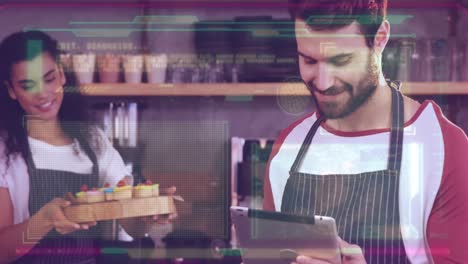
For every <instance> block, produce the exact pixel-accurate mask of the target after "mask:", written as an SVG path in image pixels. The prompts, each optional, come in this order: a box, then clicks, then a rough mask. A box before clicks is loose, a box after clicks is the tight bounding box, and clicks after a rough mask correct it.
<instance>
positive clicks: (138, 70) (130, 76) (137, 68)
mask: <svg viewBox="0 0 468 264" xmlns="http://www.w3.org/2000/svg"><path fill="white" fill-rule="evenodd" d="M123 68H124V73H125V74H124V75H125V82H127V83H141V77H142V75H143V56H142V55H124V56H123Z"/></svg>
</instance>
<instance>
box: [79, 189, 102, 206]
mask: <svg viewBox="0 0 468 264" xmlns="http://www.w3.org/2000/svg"><path fill="white" fill-rule="evenodd" d="M75 196H76V200H77V201H78V203H80V204H85V203H99V202H103V201H104V192H102V191H101V190H99V189H97V188H93V189H91V190H88V186H87V185H86V184H83V185H82V186H81V192H78V193H76V194H75Z"/></svg>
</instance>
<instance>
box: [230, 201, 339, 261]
mask: <svg viewBox="0 0 468 264" xmlns="http://www.w3.org/2000/svg"><path fill="white" fill-rule="evenodd" d="M231 219H232V222H233V224H234V228H235V232H236V236H237V240H238V244H239V248H240V249H241V254H242V259H243V261H244V264H253V263H290V262H291V261H294V260H295V259H296V257H297V255H306V256H311V257H315V258H319V259H336V258H338V259H339V256H340V254H339V246H338V240H337V237H338V235H337V232H336V224H335V220H334V219H333V218H331V217H326V216H315V217H306V216H297V215H291V214H285V213H280V212H271V211H263V210H254V209H249V208H247V207H240V206H231Z"/></svg>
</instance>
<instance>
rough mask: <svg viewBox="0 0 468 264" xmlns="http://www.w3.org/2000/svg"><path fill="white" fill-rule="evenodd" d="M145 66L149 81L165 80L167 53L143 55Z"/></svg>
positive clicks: (159, 81)
mask: <svg viewBox="0 0 468 264" xmlns="http://www.w3.org/2000/svg"><path fill="white" fill-rule="evenodd" d="M145 68H146V74H147V76H148V82H149V83H164V82H165V81H166V68H167V55H166V54H149V55H145Z"/></svg>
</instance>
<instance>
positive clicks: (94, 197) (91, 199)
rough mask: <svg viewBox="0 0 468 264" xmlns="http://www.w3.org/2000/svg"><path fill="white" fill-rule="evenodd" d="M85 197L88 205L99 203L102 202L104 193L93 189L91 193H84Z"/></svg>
mask: <svg viewBox="0 0 468 264" xmlns="http://www.w3.org/2000/svg"><path fill="white" fill-rule="evenodd" d="M86 197H87V200H88V203H99V202H104V200H105V199H104V192H103V191H101V190H99V189H98V188H93V189H91V191H87V192H86Z"/></svg>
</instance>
